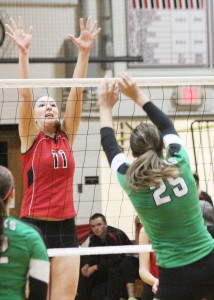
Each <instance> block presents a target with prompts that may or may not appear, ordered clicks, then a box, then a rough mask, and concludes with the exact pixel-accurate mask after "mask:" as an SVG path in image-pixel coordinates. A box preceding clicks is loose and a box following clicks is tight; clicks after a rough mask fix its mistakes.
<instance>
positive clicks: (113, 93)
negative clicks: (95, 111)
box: [99, 78, 119, 109]
mask: <svg viewBox="0 0 214 300" xmlns="http://www.w3.org/2000/svg"><path fill="white" fill-rule="evenodd" d="M118 99H119V91H118V89H115V82H113V83H110V82H109V80H108V78H105V79H104V80H103V82H102V83H101V85H100V87H99V102H100V108H110V109H111V108H113V106H114V105H115V104H116V103H117V101H118Z"/></svg>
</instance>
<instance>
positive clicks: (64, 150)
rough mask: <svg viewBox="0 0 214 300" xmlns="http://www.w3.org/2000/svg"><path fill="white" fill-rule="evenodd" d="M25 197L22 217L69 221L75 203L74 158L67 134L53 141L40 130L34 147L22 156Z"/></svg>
mask: <svg viewBox="0 0 214 300" xmlns="http://www.w3.org/2000/svg"><path fill="white" fill-rule="evenodd" d="M21 160H22V169H23V174H24V198H23V200H22V207H21V217H34V216H35V217H42V218H56V219H60V220H63V219H69V218H73V217H75V216H76V212H75V209H74V202H73V177H74V168H75V163H74V157H73V152H72V150H71V147H70V144H69V142H68V138H67V135H66V134H65V133H64V132H62V131H58V132H57V135H56V138H55V139H53V138H50V137H49V136H47V135H45V133H44V132H43V131H40V133H39V135H38V137H37V138H36V140H35V142H34V144H33V145H32V147H31V148H30V149H29V150H28V151H27V152H26V153H24V154H21Z"/></svg>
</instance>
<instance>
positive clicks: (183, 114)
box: [0, 76, 214, 256]
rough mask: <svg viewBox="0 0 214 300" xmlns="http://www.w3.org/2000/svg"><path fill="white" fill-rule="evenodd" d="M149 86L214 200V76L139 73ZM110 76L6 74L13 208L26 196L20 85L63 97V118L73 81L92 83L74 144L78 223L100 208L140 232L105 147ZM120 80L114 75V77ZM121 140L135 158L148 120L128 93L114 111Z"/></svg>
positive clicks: (3, 145)
mask: <svg viewBox="0 0 214 300" xmlns="http://www.w3.org/2000/svg"><path fill="white" fill-rule="evenodd" d="M135 79H136V82H137V84H138V85H139V86H140V87H141V88H142V90H143V92H144V93H145V94H146V95H147V96H148V97H149V98H150V99H151V100H152V101H153V102H154V103H155V104H156V105H157V106H158V107H159V108H161V109H162V110H163V111H164V112H165V113H166V114H167V115H168V116H169V117H170V118H171V120H172V121H173V123H174V124H175V127H176V129H177V131H178V133H179V134H180V136H181V138H182V140H183V143H184V146H185V148H186V149H187V152H188V154H189V157H190V164H191V168H192V171H193V172H195V171H196V172H197V173H198V174H199V177H200V187H201V189H202V190H205V191H207V192H208V193H209V195H210V196H211V197H212V199H214V166H213V161H214V153H213V146H214V145H213V143H214V140H213V130H214V129H213V128H214V120H213V112H214V102H213V98H214V89H213V87H214V78H213V77H209V76H203V77H149V78H143V77H142V78H135ZM102 80H103V79H102V78H87V79H61V78H58V79H29V80H21V79H6V80H5V79H4V80H3V79H1V80H0V164H3V165H5V166H7V167H9V168H10V169H11V171H12V172H13V174H14V176H15V181H16V201H17V202H16V206H15V207H14V208H13V209H12V210H11V212H12V215H14V216H16V217H18V216H19V211H20V205H21V204H20V203H21V199H22V196H23V178H22V175H21V166H20V158H19V156H20V140H19V136H18V124H19V117H18V112H17V110H18V101H19V89H20V88H24V87H26V88H31V89H32V94H33V98H36V96H37V95H41V94H42V95H47V96H50V97H52V98H54V99H56V101H57V104H58V106H59V111H60V117H61V118H63V114H64V110H65V103H66V100H67V96H68V93H69V89H70V88H71V87H79V86H81V87H84V96H83V113H82V119H81V123H80V128H79V130H78V134H77V138H76V140H75V143H74V148H73V153H74V159H75V164H76V169H75V177H74V202H75V209H76V211H77V218H76V223H77V226H78V225H81V224H88V223H89V218H90V216H91V215H93V214H94V213H102V214H103V215H105V216H106V219H107V223H108V225H111V226H114V227H117V228H120V229H122V230H123V231H124V232H125V233H126V234H127V235H128V236H129V238H130V239H131V240H134V238H135V216H136V213H135V211H134V209H133V207H132V205H131V203H130V201H129V199H128V197H127V196H126V195H125V194H124V192H123V191H122V189H121V188H120V186H119V184H118V182H117V179H116V178H115V176H114V175H113V174H112V173H111V170H110V167H109V165H108V162H107V159H106V157H105V154H104V153H103V150H102V148H101V145H100V129H99V104H98V91H97V89H98V87H99V85H100V83H101V82H102ZM113 80H115V78H109V81H110V82H112V81H113ZM113 122H114V129H115V133H116V138H117V141H118V143H119V145H120V147H121V149H122V150H123V152H124V153H125V154H126V155H127V156H128V157H129V160H130V161H132V156H131V152H130V149H129V137H130V133H131V130H132V129H133V128H134V127H135V126H136V125H138V124H139V123H140V122H148V119H147V117H146V115H145V113H144V112H143V110H142V109H141V108H139V107H137V106H136V105H135V104H134V102H133V101H131V100H130V99H127V98H126V97H125V96H124V95H123V94H121V95H120V100H119V102H118V104H117V105H116V106H115V107H114V110H113ZM48 251H49V255H50V256H56V255H57V256H63V255H71V254H73V255H92V254H104V253H105V254H108V253H135V252H141V251H152V248H151V246H149V245H143V246H140V245H133V246H124V248H123V247H121V246H118V247H117V246H114V247H102V249H101V248H100V247H96V248H91V247H90V248H87V247H84V246H83V247H82V248H77V249H75V248H72V249H49V250H48Z"/></svg>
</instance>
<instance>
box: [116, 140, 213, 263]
mask: <svg viewBox="0 0 214 300" xmlns="http://www.w3.org/2000/svg"><path fill="white" fill-rule="evenodd" d="M168 161H169V163H173V164H175V165H177V166H178V167H179V169H180V177H178V178H176V179H173V178H171V179H169V180H166V181H161V182H160V186H159V187H156V188H148V189H147V190H140V191H138V192H131V191H130V190H129V189H128V187H127V184H126V175H125V174H122V173H120V172H119V171H118V168H117V177H118V180H119V183H120V184H121V186H122V187H123V189H124V190H125V192H126V193H127V195H128V197H129V198H130V200H131V202H132V204H133V206H134V208H135V210H136V212H137V214H138V216H139V217H140V219H141V221H142V223H143V226H144V228H145V231H146V232H147V234H148V237H149V240H150V242H151V244H152V247H153V249H154V251H155V254H156V257H157V265H158V266H160V267H164V268H173V267H179V266H184V265H187V264H190V263H192V262H195V261H197V260H199V259H201V258H202V257H204V256H206V255H207V254H209V253H210V252H211V251H212V249H213V248H214V240H213V239H212V237H211V235H210V234H209V233H208V231H207V228H206V227H205V225H204V220H203V217H202V213H201V209H200V206H199V199H198V192H197V187H196V183H195V180H194V178H193V175H192V171H191V169H190V165H189V158H188V155H187V153H186V151H185V149H184V148H183V147H182V146H181V147H180V148H179V150H178V151H177V152H175V153H174V154H173V156H172V157H170V158H168ZM120 164H121V163H120Z"/></svg>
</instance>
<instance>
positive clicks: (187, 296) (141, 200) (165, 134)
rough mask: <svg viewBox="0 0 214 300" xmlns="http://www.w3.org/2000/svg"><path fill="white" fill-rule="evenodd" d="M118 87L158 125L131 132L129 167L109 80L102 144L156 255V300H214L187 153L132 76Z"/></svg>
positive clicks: (212, 256) (213, 265) (213, 245)
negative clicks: (117, 135) (117, 128)
mask: <svg viewBox="0 0 214 300" xmlns="http://www.w3.org/2000/svg"><path fill="white" fill-rule="evenodd" d="M117 84H118V87H119V90H120V92H122V93H123V94H125V95H126V96H127V97H129V98H131V99H132V100H133V101H134V102H135V103H136V104H137V105H139V106H140V107H142V108H143V110H144V111H145V112H146V114H147V116H148V117H149V118H150V120H151V121H152V123H153V124H150V123H146V124H145V123H141V124H140V125H138V126H137V127H136V128H135V129H134V130H133V131H132V133H131V136H130V146H131V150H132V154H133V156H134V158H135V160H134V161H133V163H132V164H129V163H128V161H127V158H126V156H125V155H124V154H123V153H122V152H121V150H120V148H119V146H118V144H117V141H116V138H115V134H114V130H113V121H112V109H113V106H114V105H115V103H116V102H117V101H118V98H119V93H118V91H117V90H115V83H114V84H110V83H109V82H108V79H105V80H104V82H103V83H102V84H101V87H100V90H99V99H100V123H101V143H102V146H103V149H104V151H105V153H106V155H107V159H108V161H109V164H110V165H111V168H112V170H113V172H115V173H116V174H117V177H118V180H119V183H120V185H121V186H122V188H123V189H124V191H125V192H126V193H127V195H128V196H129V198H130V200H131V202H132V204H133V206H134V208H135V210H136V212H137V214H138V216H139V217H140V219H141V221H142V224H143V226H144V229H145V231H146V232H147V234H148V237H149V240H150V241H151V244H152V247H153V249H154V251H155V253H156V258H157V265H158V268H159V286H158V291H157V293H156V295H155V297H156V298H155V299H158V300H200V299H207V300H213V299H214V251H213V249H214V241H213V239H212V238H211V236H210V234H209V233H208V231H207V229H206V227H205V226H204V221H203V218H202V214H201V211H200V207H199V201H198V192H197V187H196V184H195V180H194V178H193V175H192V172H191V169H190V164H189V158H188V155H187V152H186V151H185V149H184V147H183V146H182V142H181V140H180V138H179V136H178V134H177V132H176V130H175V128H174V126H173V124H172V122H171V121H170V119H169V118H168V117H167V116H166V115H165V114H164V113H163V112H162V111H161V110H160V109H159V108H158V107H156V106H155V105H154V104H153V103H152V102H151V101H149V99H148V98H147V97H146V96H145V95H144V94H143V93H142V92H141V90H140V89H139V88H138V86H137V84H136V83H135V81H134V80H133V79H132V78H131V77H130V76H129V75H128V74H126V73H122V74H121V75H120V77H119V79H118V80H117ZM164 147H165V148H166V157H163V148H164Z"/></svg>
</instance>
